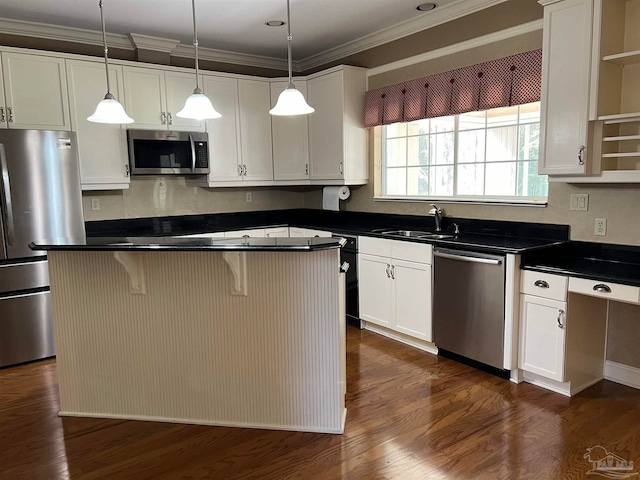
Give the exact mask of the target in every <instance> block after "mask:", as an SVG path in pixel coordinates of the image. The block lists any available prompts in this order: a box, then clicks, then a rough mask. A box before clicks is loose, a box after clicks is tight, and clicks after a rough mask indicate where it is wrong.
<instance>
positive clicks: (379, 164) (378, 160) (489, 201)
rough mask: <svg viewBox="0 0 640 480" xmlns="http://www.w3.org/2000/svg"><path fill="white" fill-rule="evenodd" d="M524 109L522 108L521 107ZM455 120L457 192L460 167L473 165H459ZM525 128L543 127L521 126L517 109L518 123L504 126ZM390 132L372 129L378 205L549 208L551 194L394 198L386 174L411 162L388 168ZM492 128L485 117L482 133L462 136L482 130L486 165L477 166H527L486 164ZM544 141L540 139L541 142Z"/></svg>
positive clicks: (408, 196)
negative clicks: (382, 202) (458, 168)
mask: <svg viewBox="0 0 640 480" xmlns="http://www.w3.org/2000/svg"><path fill="white" fill-rule="evenodd" d="M518 107H521V106H518ZM487 111H490V110H484V112H487ZM454 118H455V120H454V129H453V134H454V158H453V163H451V164H449V165H451V166H452V167H453V169H454V175H453V188H454V191H456V190H457V186H458V180H459V176H458V174H457V167H458V165H460V164H472V162H462V163H459V158H458V149H459V141H458V137H459V134H460V132H461V131H460V129H459V124H460V116H459V115H455V116H454ZM405 123H410V122H405ZM526 124H538V125H540V120H538V121H537V122H526V121H525V122H522V123H521V122H520V110H519V109H518V118H517V121H516V122H515V123H514V124H512V125H504V126H515V127H520V126H521V125H526ZM385 128H387V126H377V127H374V128H373V129H372V134H373V136H374V139H373V146H374V152H373V154H374V167H375V173H374V181H375V185H374V200H376V201H400V202H439V203H460V204H476V205H483V204H484V205H515V206H535V207H545V206H547V204H548V198H549V197H548V192H547V195H546V196H544V197H541V196H527V197H523V196H517V195H509V196H507V195H500V196H496V195H454V196H441V195H393V194H385V193H384V191H385V188H384V187H385V185H384V184H385V181H386V171H387V168H398V169H400V168H404V169H407V168H409V167H408V162H405V166H404V167H386V165H385V158H384V155H385V150H386V145H385V141H386V135H385V133H384V129H385ZM491 128H495V127H491V126H490V125H489V124H488V123H487V121H486V117H485V123H484V127H483V128H479V129H464V130H462V131H463V132H465V131H473V130H482V131H483V132H484V134H485V142H484V143H485V156H484V161H483V162H477V164H482V165H483V168H484V169H485V172H486V168H487V165H490V164H496V165H497V164H499V163H512V164H518V163H524V162H526V161H527V160H504V161H494V162H487V160H486V148H487V138H486V135H487V131H488V130H489V129H491ZM414 136H417V135H408V134H407V135H405V136H403V137H402V136H400V137H397V138H405V139H409V138H410V137H414ZM540 140H541V139H540ZM539 152H540V153H541V149H539ZM537 162H540V158H538V159H537Z"/></svg>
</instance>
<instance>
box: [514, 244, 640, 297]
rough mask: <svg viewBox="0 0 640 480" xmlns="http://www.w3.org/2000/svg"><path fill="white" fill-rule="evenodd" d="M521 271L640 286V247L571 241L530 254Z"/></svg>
mask: <svg viewBox="0 0 640 480" xmlns="http://www.w3.org/2000/svg"><path fill="white" fill-rule="evenodd" d="M521 268H523V269H524V270H533V271H536V272H544V273H553V274H556V275H568V276H572V277H579V278H587V279H591V280H599V281H603V282H612V283H621V284H624V285H633V286H638V287H640V247H635V246H630V245H613V244H606V243H591V242H567V243H565V244H563V245H559V246H554V247H551V248H545V249H543V250H539V251H531V252H528V253H526V254H525V255H523V257H522V264H521Z"/></svg>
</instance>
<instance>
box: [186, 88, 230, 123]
mask: <svg viewBox="0 0 640 480" xmlns="http://www.w3.org/2000/svg"><path fill="white" fill-rule="evenodd" d="M176 116H178V117H180V118H191V119H193V120H208V119H211V118H220V117H222V115H220V114H219V113H218V112H217V111H216V109H215V108H213V105H212V104H211V100H209V97H207V96H206V95H205V94H204V93H202V92H199V91H198V89H196V90H195V91H194V92H193V93H192V94H191V95H189V97H187V101H186V102H185V103H184V107H183V108H182V110H180V111H179V112H178V113H176Z"/></svg>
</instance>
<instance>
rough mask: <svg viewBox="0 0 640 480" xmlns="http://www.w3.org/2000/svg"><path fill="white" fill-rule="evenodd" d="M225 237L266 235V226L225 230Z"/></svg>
mask: <svg viewBox="0 0 640 480" xmlns="http://www.w3.org/2000/svg"><path fill="white" fill-rule="evenodd" d="M224 236H225V238H242V237H264V236H265V233H264V228H252V229H250V230H233V231H229V232H224Z"/></svg>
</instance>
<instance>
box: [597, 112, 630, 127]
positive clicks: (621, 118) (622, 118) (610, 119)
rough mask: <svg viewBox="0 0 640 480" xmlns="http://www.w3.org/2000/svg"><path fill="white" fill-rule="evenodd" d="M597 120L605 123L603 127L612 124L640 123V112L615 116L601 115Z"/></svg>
mask: <svg viewBox="0 0 640 480" xmlns="http://www.w3.org/2000/svg"><path fill="white" fill-rule="evenodd" d="M598 120H602V121H603V122H604V123H605V125H610V124H612V123H624V122H640V112H631V113H616V114H615V115H602V116H600V117H598Z"/></svg>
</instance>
